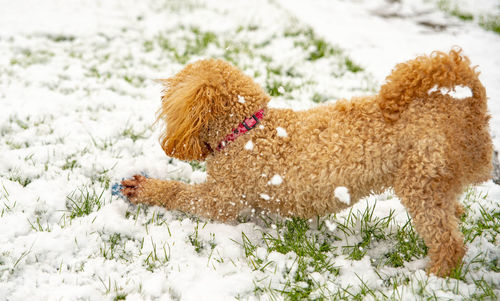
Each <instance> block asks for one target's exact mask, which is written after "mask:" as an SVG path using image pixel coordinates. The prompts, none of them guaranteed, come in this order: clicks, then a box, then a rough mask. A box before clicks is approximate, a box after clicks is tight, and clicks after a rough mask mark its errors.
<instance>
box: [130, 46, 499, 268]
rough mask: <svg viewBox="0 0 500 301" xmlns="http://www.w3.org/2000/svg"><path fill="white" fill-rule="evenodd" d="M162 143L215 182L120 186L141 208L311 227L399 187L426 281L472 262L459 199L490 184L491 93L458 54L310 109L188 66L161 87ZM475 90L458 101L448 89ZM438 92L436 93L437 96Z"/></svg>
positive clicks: (412, 65) (224, 72)
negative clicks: (282, 103) (253, 216)
mask: <svg viewBox="0 0 500 301" xmlns="http://www.w3.org/2000/svg"><path fill="white" fill-rule="evenodd" d="M164 83H165V84H166V88H165V91H164V95H163V104H162V107H161V109H160V111H159V114H158V119H159V120H163V121H164V122H165V123H166V125H167V126H166V129H165V131H164V132H163V135H162V137H161V145H162V147H163V149H164V150H165V152H166V154H167V155H168V156H171V157H175V158H178V159H182V160H205V161H206V168H207V180H206V182H205V183H201V184H196V185H190V184H186V183H182V182H178V181H170V180H166V181H165V180H159V179H150V178H145V177H142V176H139V175H136V176H134V178H133V179H129V180H124V181H122V185H123V186H124V188H123V190H122V192H123V193H124V195H126V196H127V197H128V198H129V199H130V200H131V201H132V202H133V203H145V204H149V205H158V206H163V207H165V208H167V209H178V210H181V211H185V212H191V213H193V214H197V215H201V216H205V217H208V218H212V219H215V220H219V221H228V220H234V219H236V218H237V217H238V215H239V214H240V213H241V212H243V211H247V210H248V209H249V208H250V209H254V210H257V211H266V212H271V213H276V214H279V215H281V216H300V217H303V218H310V217H313V216H317V215H320V216H321V215H325V214H328V213H333V212H338V211H340V210H342V209H344V208H346V207H348V204H346V202H345V201H344V202H342V201H341V200H339V199H337V198H336V197H335V194H334V190H335V188H336V187H339V186H344V187H347V188H348V190H349V192H350V195H351V204H352V203H354V202H356V201H357V200H359V199H360V198H362V197H364V196H367V195H369V194H371V193H378V192H381V191H383V190H385V189H387V188H390V187H392V188H393V189H394V192H395V193H396V195H397V196H398V197H399V198H400V199H401V201H402V203H403V204H404V206H405V207H406V208H407V210H408V211H409V213H410V215H411V216H412V218H413V222H414V224H415V227H416V229H417V231H418V233H419V234H420V235H421V236H422V237H423V239H424V241H425V243H426V244H427V246H428V247H429V256H430V259H431V262H430V266H429V268H428V272H430V273H435V274H438V275H447V274H449V272H450V271H451V270H452V269H453V268H454V267H455V266H456V265H457V264H458V263H459V262H460V261H461V258H462V257H463V255H464V253H465V248H464V244H463V236H462V234H461V233H460V232H459V229H458V223H459V216H460V215H461V214H462V213H463V210H462V206H461V205H460V204H459V202H458V197H459V195H460V194H461V193H462V192H463V189H464V187H465V186H466V185H469V184H473V183H479V182H482V181H485V180H487V179H489V178H490V174H491V169H492V166H491V158H492V143H491V138H490V135H489V133H488V120H489V115H488V114H487V107H486V93H485V89H484V87H483V85H482V84H481V83H480V81H479V80H478V73H477V72H476V71H475V68H471V66H470V63H469V59H468V58H467V57H465V56H463V55H462V54H461V52H460V50H452V51H450V53H449V54H446V53H442V52H434V53H433V54H431V55H430V56H420V57H417V58H416V59H415V60H412V61H409V62H406V63H402V64H399V65H397V66H396V68H395V69H394V70H393V72H392V74H391V75H389V76H388V77H387V82H386V84H385V85H383V86H382V87H381V90H380V93H379V94H378V95H375V96H369V97H359V98H354V99H352V100H351V101H347V100H340V101H338V102H336V103H334V104H328V105H324V106H318V107H316V108H314V109H311V110H307V111H292V110H289V109H269V108H267V103H268V101H269V99H270V98H269V96H268V95H267V94H266V93H265V92H264V91H263V90H262V89H261V88H260V87H259V86H258V85H257V84H256V83H255V82H254V81H253V80H252V79H251V78H250V77H248V76H246V75H245V74H243V73H242V72H241V71H240V70H238V69H237V68H235V67H234V66H232V65H230V64H229V63H226V62H224V61H220V60H203V61H198V62H195V63H193V64H190V65H188V66H186V67H185V69H184V70H182V71H181V72H179V73H178V74H177V75H175V76H174V77H172V78H170V79H167V80H164ZM457 85H461V86H466V87H469V88H470V89H471V91H472V96H470V97H467V98H464V99H456V98H453V97H451V96H449V95H447V94H442V93H441V92H440V91H439V89H437V90H436V91H434V92H432V90H433V89H432V88H433V87H435V86H437V87H439V88H448V89H453V88H454V87H455V86H457ZM429 90H431V91H429Z"/></svg>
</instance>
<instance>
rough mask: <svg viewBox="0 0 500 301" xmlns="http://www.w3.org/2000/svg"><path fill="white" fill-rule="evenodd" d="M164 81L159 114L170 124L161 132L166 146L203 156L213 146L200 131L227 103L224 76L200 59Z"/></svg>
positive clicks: (173, 153)
mask: <svg viewBox="0 0 500 301" xmlns="http://www.w3.org/2000/svg"><path fill="white" fill-rule="evenodd" d="M160 81H161V82H163V84H164V85H165V90H164V95H163V97H162V106H161V108H160V110H159V111H158V117H157V122H158V121H159V120H162V121H164V122H165V124H166V128H165V130H164V131H163V132H162V134H161V136H160V143H161V146H162V148H163V150H164V151H165V153H166V154H167V155H168V156H170V157H175V158H178V159H181V160H203V159H204V158H205V157H206V156H207V155H208V154H209V153H210V151H211V150H210V149H209V147H208V146H207V144H206V143H205V142H204V141H201V137H200V134H201V132H202V130H204V129H205V130H207V131H208V129H207V128H206V127H207V125H208V122H209V121H211V120H213V119H214V118H215V117H216V116H217V115H218V114H219V113H220V112H221V110H223V109H224V108H225V106H226V105H227V104H226V102H227V91H226V85H225V82H224V79H223V77H222V76H221V74H220V73H218V72H213V70H207V69H206V68H204V66H203V62H200V63H195V64H191V65H188V66H187V67H186V68H184V70H182V71H181V72H179V73H178V74H177V75H175V76H174V77H172V78H169V79H166V80H160Z"/></svg>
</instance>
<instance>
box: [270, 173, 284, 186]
mask: <svg viewBox="0 0 500 301" xmlns="http://www.w3.org/2000/svg"><path fill="white" fill-rule="evenodd" d="M269 183H270V184H272V185H280V184H281V183H283V178H282V177H281V176H280V175H274V176H273V177H272V178H271V181H269Z"/></svg>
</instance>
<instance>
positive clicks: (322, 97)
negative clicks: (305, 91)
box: [311, 92, 328, 103]
mask: <svg viewBox="0 0 500 301" xmlns="http://www.w3.org/2000/svg"><path fill="white" fill-rule="evenodd" d="M311 100H312V101H313V102H315V103H323V102H326V101H327V100H328V96H326V95H323V94H320V93H318V92H314V94H313V97H312V99H311Z"/></svg>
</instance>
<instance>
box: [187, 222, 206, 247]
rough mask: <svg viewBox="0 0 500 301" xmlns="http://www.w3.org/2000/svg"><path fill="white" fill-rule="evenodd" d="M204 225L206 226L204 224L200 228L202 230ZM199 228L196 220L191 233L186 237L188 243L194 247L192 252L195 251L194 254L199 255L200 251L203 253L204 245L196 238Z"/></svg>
mask: <svg viewBox="0 0 500 301" xmlns="http://www.w3.org/2000/svg"><path fill="white" fill-rule="evenodd" d="M205 225H206V223H205V224H204V225H203V226H202V229H203V228H204V227H205ZM199 226H200V224H199V221H198V220H197V221H196V226H195V227H194V231H193V233H192V234H190V235H189V236H188V238H189V242H190V243H191V245H192V246H193V247H194V250H195V251H196V253H201V251H203V249H204V248H205V244H204V243H203V241H201V240H200V238H199V237H198V228H199Z"/></svg>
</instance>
